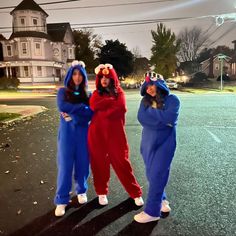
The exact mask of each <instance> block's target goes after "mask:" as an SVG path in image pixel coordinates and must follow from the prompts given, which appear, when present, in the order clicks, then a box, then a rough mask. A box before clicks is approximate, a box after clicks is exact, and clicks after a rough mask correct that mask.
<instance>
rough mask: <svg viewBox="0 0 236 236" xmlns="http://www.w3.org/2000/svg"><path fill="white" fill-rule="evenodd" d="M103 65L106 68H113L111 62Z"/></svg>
mask: <svg viewBox="0 0 236 236" xmlns="http://www.w3.org/2000/svg"><path fill="white" fill-rule="evenodd" d="M105 67H106V68H107V69H110V70H111V69H113V65H112V64H105Z"/></svg>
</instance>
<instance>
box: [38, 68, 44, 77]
mask: <svg viewBox="0 0 236 236" xmlns="http://www.w3.org/2000/svg"><path fill="white" fill-rule="evenodd" d="M37 74H38V76H42V75H43V73H42V66H37Z"/></svg>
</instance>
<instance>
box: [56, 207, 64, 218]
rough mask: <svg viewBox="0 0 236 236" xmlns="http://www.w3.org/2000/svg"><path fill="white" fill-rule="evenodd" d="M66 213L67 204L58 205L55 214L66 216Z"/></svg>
mask: <svg viewBox="0 0 236 236" xmlns="http://www.w3.org/2000/svg"><path fill="white" fill-rule="evenodd" d="M65 213H66V205H57V207H56V210H55V216H64V215H65Z"/></svg>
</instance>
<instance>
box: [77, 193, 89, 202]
mask: <svg viewBox="0 0 236 236" xmlns="http://www.w3.org/2000/svg"><path fill="white" fill-rule="evenodd" d="M77 198H78V202H79V204H85V203H86V202H88V198H87V194H86V193H83V194H78V195H77Z"/></svg>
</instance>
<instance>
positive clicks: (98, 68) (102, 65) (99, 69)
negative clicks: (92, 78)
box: [94, 64, 105, 75]
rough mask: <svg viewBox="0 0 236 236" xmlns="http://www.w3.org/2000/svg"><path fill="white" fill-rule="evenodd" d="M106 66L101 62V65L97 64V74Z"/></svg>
mask: <svg viewBox="0 0 236 236" xmlns="http://www.w3.org/2000/svg"><path fill="white" fill-rule="evenodd" d="M104 68H105V65H104V64H100V65H99V66H97V67H96V68H95V70H94V71H95V74H96V75H98V74H99V73H100V71H101V70H102V69H104Z"/></svg>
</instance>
